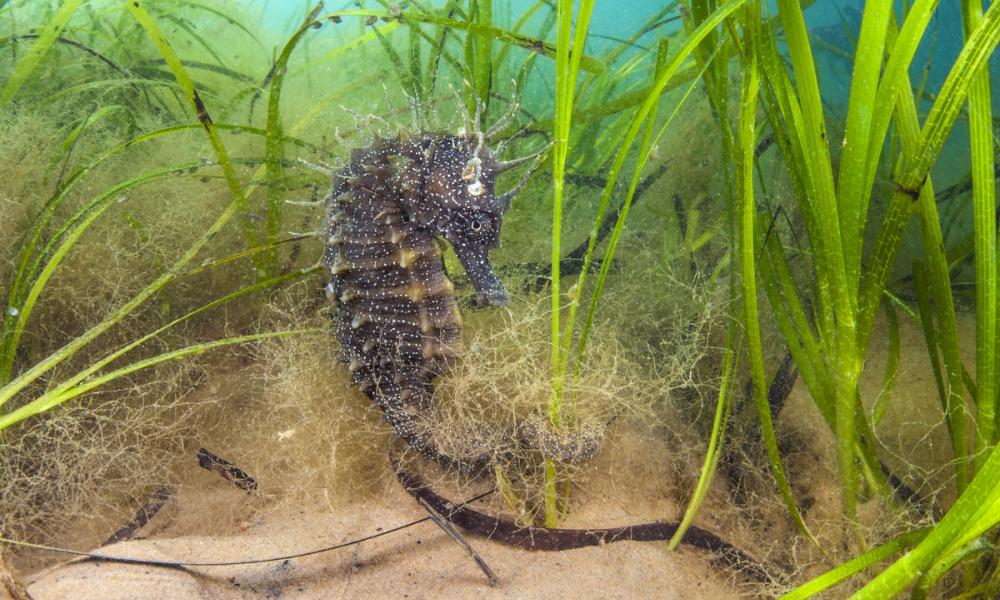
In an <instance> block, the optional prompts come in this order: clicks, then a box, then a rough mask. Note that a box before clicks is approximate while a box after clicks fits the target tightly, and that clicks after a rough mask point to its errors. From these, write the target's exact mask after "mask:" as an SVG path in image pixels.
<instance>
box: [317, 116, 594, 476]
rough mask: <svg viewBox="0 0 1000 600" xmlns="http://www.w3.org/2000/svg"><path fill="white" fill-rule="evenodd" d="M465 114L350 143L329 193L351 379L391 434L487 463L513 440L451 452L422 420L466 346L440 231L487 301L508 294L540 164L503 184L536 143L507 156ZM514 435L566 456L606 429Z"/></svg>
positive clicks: (457, 463)
mask: <svg viewBox="0 0 1000 600" xmlns="http://www.w3.org/2000/svg"><path fill="white" fill-rule="evenodd" d="M478 121H479V119H478V118H477V119H476V125H475V126H471V127H470V126H469V125H468V124H467V126H466V127H464V128H463V129H462V130H461V131H459V132H458V133H457V134H451V133H443V132H438V133H427V132H424V133H421V134H419V135H415V136H410V135H406V134H401V135H398V136H395V137H392V138H382V137H376V139H375V140H374V141H373V142H372V143H371V144H370V145H368V146H366V147H364V148H359V149H356V150H354V151H353V152H352V154H351V158H350V162H349V164H348V165H347V166H345V167H344V168H343V169H342V170H340V171H339V172H338V173H337V174H336V175H334V181H333V186H332V191H331V193H330V195H329V197H328V198H327V221H326V222H327V225H326V230H325V232H324V234H325V236H326V251H325V254H324V262H325V264H326V266H327V267H328V268H329V270H330V275H331V280H330V283H329V285H328V287H327V290H328V293H329V295H330V296H331V297H332V299H333V301H334V302H335V304H336V311H337V315H336V332H337V337H338V338H339V340H340V344H341V359H342V360H343V362H345V363H346V364H347V365H348V369H349V370H350V372H351V378H352V381H353V382H354V383H355V384H356V385H357V386H358V387H359V388H360V389H361V390H362V391H364V392H365V394H367V395H368V396H369V398H370V399H371V400H372V402H373V403H374V404H376V405H378V407H380V409H381V411H382V414H383V416H384V418H385V420H386V421H387V422H388V423H389V424H390V426H391V427H392V429H393V431H394V433H395V434H396V435H397V436H398V437H400V438H402V440H404V441H405V442H406V443H407V444H408V445H410V446H411V447H413V448H415V449H416V450H418V451H419V452H420V453H421V454H422V455H423V456H424V457H425V458H427V459H430V460H433V461H435V462H438V463H440V464H442V465H443V466H446V467H458V468H460V469H461V470H463V471H466V472H469V471H473V472H481V471H482V470H483V469H485V468H486V467H488V466H489V465H490V463H491V462H492V461H494V460H495V459H496V458H497V457H498V455H502V454H504V452H505V451H506V450H505V449H504V448H499V449H496V448H495V449H492V450H491V451H490V452H488V453H483V454H481V455H479V456H472V457H455V456H448V455H445V454H444V453H442V452H441V451H440V449H439V448H438V446H437V445H436V444H435V443H434V441H433V439H432V437H433V436H432V434H431V433H430V432H428V431H427V430H426V427H423V426H421V424H420V422H421V417H422V416H425V415H427V414H428V411H429V410H430V409H431V407H432V398H433V385H434V380H435V378H437V377H439V376H441V375H443V374H445V373H446V372H447V371H448V369H449V368H450V367H451V366H452V365H453V364H454V362H455V361H456V360H458V358H459V357H460V356H461V354H462V351H463V347H462V339H461V331H462V317H461V314H460V312H459V309H458V304H457V303H456V300H455V288H454V285H453V284H452V282H451V280H450V279H449V278H448V276H447V273H446V272H445V268H444V262H443V260H442V252H441V248H440V246H439V244H438V243H437V240H438V239H443V240H445V241H446V242H447V243H448V244H450V245H451V247H452V249H454V251H455V254H456V255H457V257H458V259H459V261H460V262H461V264H462V266H463V267H464V268H465V273H466V275H467V277H468V279H469V281H470V282H471V284H472V286H473V288H474V289H475V302H476V304H478V305H480V306H486V307H488V306H501V305H504V304H506V303H507V302H508V300H509V296H508V294H507V291H506V290H505V288H504V286H503V284H502V283H501V281H500V279H499V277H497V274H496V272H495V271H494V269H493V266H492V264H491V263H490V258H489V253H490V251H491V250H492V249H494V248H496V247H498V246H499V245H500V230H501V225H502V222H503V217H504V215H505V213H506V212H507V210H508V208H509V207H510V204H511V201H512V199H513V198H514V196H515V195H517V194H518V193H519V192H520V191H521V190H522V189H523V187H524V185H525V183H526V182H527V180H528V176H530V173H531V169H529V170H528V172H527V173H526V174H525V176H523V177H522V178H521V180H520V182H519V183H518V184H517V185H516V186H515V187H514V188H513V189H511V190H509V191H507V192H505V193H502V194H497V193H496V178H497V176H498V175H499V174H500V173H503V172H504V171H507V170H508V169H511V168H514V167H516V166H518V165H521V164H524V163H527V162H531V161H534V160H535V158H536V157H537V156H538V154H539V153H536V154H533V155H530V156H526V157H521V158H518V159H514V160H509V161H503V160H500V159H499V158H498V157H497V155H496V154H495V153H494V152H493V151H492V150H490V149H489V148H488V146H487V141H488V140H489V139H491V138H492V136H493V135H494V133H495V130H496V126H494V128H492V129H491V130H490V131H488V132H486V133H484V132H482V131H480V129H479V126H478ZM505 437H507V438H508V439H509V441H510V442H511V444H512V445H513V446H512V447H514V446H516V445H523V446H529V447H532V448H536V449H540V450H542V451H543V452H546V453H548V454H549V455H554V456H556V457H558V458H559V459H561V460H569V461H579V460H584V459H586V458H589V457H591V456H593V455H594V454H596V452H597V449H598V447H599V434H596V433H591V434H588V435H583V436H577V437H575V438H571V439H570V438H563V437H561V436H558V435H557V434H556V433H555V432H554V431H552V430H550V429H549V428H546V427H544V426H541V425H539V424H538V423H537V422H536V421H534V420H526V421H525V422H523V423H522V424H520V425H519V426H517V428H516V431H512V432H510V433H509V435H506V436H505Z"/></svg>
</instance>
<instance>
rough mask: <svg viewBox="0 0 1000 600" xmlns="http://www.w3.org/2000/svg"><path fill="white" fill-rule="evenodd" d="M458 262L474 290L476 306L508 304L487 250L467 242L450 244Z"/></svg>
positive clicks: (508, 298)
mask: <svg viewBox="0 0 1000 600" xmlns="http://www.w3.org/2000/svg"><path fill="white" fill-rule="evenodd" d="M452 248H454V249H455V254H456V255H457V256H458V260H459V261H460V262H461V263H462V266H463V267H465V274H466V275H468V277H469V281H471V282H472V287H474V288H475V289H476V304H478V305H480V306H504V305H506V304H507V303H508V302H510V297H509V296H508V295H507V290H505V289H504V287H503V284H502V283H500V278H499V277H497V274H496V273H495V272H494V271H493V265H491V264H490V256H489V248H486V247H483V246H481V245H479V244H475V243H469V242H464V243H462V242H459V243H455V242H452Z"/></svg>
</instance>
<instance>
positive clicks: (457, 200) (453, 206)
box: [423, 136, 510, 306]
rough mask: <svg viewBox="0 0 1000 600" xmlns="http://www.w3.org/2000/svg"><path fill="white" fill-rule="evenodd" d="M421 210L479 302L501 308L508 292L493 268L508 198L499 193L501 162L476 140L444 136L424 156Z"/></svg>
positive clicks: (508, 203) (505, 301)
mask: <svg viewBox="0 0 1000 600" xmlns="http://www.w3.org/2000/svg"><path fill="white" fill-rule="evenodd" d="M426 156H427V163H426V164H425V166H424V169H425V170H424V173H425V175H424V176H425V179H424V198H423V208H424V209H425V210H427V209H430V212H432V213H433V219H432V220H431V222H430V223H428V225H429V226H430V227H431V228H432V229H433V230H434V232H435V233H436V234H437V235H440V236H441V237H443V238H444V239H446V240H448V243H449V244H451V247H452V248H453V249H454V250H455V254H456V255H457V256H458V259H459V260H460V261H461V263H462V266H463V267H465V272H466V274H467V275H468V277H469V281H470V282H471V283H472V285H473V287H474V288H475V290H476V302H477V303H478V304H480V305H483V306H500V305H504V304H506V303H507V302H508V296H507V291H506V290H505V289H504V287H503V284H502V283H501V282H500V279H499V278H498V277H497V275H496V273H495V272H494V270H493V266H492V265H491V264H490V257H489V252H490V250H492V249H493V248H496V247H498V246H499V245H500V227H501V225H502V223H503V216H504V213H506V212H507V208H508V206H509V205H510V198H509V197H505V196H497V195H496V193H495V185H496V176H497V173H498V172H499V171H500V166H501V165H500V162H499V161H498V160H497V159H496V157H495V156H494V155H493V153H492V152H491V151H490V150H489V149H488V148H486V147H485V145H483V144H482V143H481V142H479V141H477V140H476V139H475V137H465V136H446V137H443V138H440V139H438V140H436V141H435V143H434V144H432V146H431V147H430V148H429V149H428V152H427V153H426Z"/></svg>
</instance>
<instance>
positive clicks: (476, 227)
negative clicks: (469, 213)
mask: <svg viewBox="0 0 1000 600" xmlns="http://www.w3.org/2000/svg"><path fill="white" fill-rule="evenodd" d="M469 228H470V229H472V231H475V232H476V233H479V232H480V231H482V230H483V222H482V221H480V220H479V219H473V220H472V222H471V223H469Z"/></svg>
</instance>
